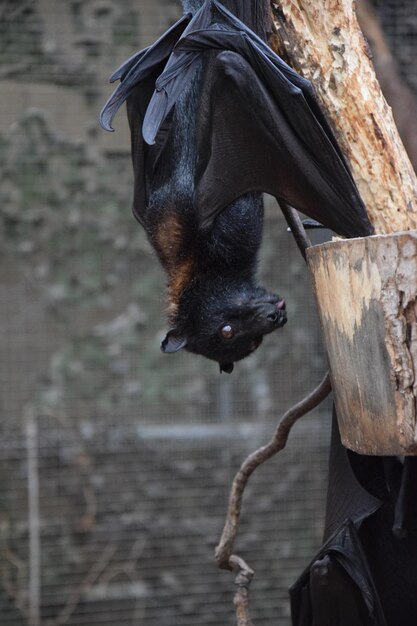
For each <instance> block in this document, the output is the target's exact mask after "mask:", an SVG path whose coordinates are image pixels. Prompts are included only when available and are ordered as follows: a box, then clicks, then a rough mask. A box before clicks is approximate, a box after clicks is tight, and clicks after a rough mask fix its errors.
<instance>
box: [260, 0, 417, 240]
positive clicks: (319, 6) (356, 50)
mask: <svg viewBox="0 0 417 626" xmlns="http://www.w3.org/2000/svg"><path fill="white" fill-rule="evenodd" d="M272 11H273V16H274V24H275V28H276V33H275V36H274V37H273V38H272V39H273V40H272V42H271V43H272V47H273V48H275V49H276V50H277V51H278V52H279V54H281V55H282V56H284V58H286V59H287V60H288V61H289V62H290V64H291V65H292V66H293V67H294V68H295V69H296V70H297V71H298V72H299V73H300V74H301V75H302V76H304V77H305V78H307V79H308V80H310V81H312V83H313V84H314V87H315V90H316V93H317V96H318V99H319V101H320V102H321V104H322V106H323V108H324V110H325V111H327V113H328V117H329V120H330V123H331V124H332V126H333V128H334V129H335V133H336V136H337V138H338V140H339V143H340V145H341V147H342V150H343V152H344V153H345V155H346V157H347V159H348V161H349V163H350V166H351V169H352V173H353V176H354V178H355V181H356V183H357V185H358V188H359V191H360V194H361V196H362V198H363V201H364V202H365V205H366V207H367V210H368V215H369V219H370V221H371V222H372V223H373V225H374V227H375V231H376V232H377V233H388V232H393V231H399V230H410V229H415V228H417V179H416V176H415V173H414V171H413V168H412V166H411V163H410V161H409V159H408V156H407V154H406V152H405V150H404V146H403V144H402V142H401V139H400V137H399V134H398V131H397V128H396V126H395V123H394V120H393V117H392V113H391V109H390V107H389V106H388V104H387V103H386V101H385V99H384V97H383V95H382V92H381V89H380V86H379V83H378V81H377V79H376V76H375V71H374V68H373V65H372V62H371V59H370V54H369V50H368V48H367V44H366V42H365V39H364V37H363V35H362V32H361V30H360V28H359V25H358V22H357V19H356V14H355V6H354V3H353V2H352V0H320V1H319V2H318V1H317V0H279V1H276V2H275V1H273V2H272Z"/></svg>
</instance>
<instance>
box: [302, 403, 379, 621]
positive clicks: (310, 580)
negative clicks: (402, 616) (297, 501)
mask: <svg viewBox="0 0 417 626" xmlns="http://www.w3.org/2000/svg"><path fill="white" fill-rule="evenodd" d="M382 505H383V502H382V500H380V499H379V498H377V497H375V496H374V495H372V494H371V493H369V491H367V490H366V489H365V488H364V487H363V486H362V485H361V484H360V483H359V481H358V479H357V477H356V475H355V473H354V471H353V469H352V466H351V463H350V460H349V454H348V452H347V450H346V449H345V448H344V447H343V445H342V443H341V441H340V433H339V428H338V425H337V418H336V413H335V412H334V411H333V426H332V441H331V446H330V464H329V485H328V494H327V511H326V528H325V532H324V544H323V546H322V547H321V548H320V550H319V552H318V553H317V554H316V556H315V557H314V559H313V560H312V561H311V563H310V564H309V565H308V566H307V567H306V569H305V570H304V572H303V573H302V574H301V576H300V577H299V578H298V580H297V581H296V582H295V583H294V584H293V585H292V587H291V588H290V598H291V616H292V624H293V626H386V620H385V616H384V612H383V609H382V606H381V600H380V597H379V594H378V591H377V589H376V587H375V581H374V578H373V576H372V574H371V571H370V566H369V562H368V558H367V556H366V554H365V551H364V548H363V544H362V540H361V536H360V535H361V527H362V524H363V523H364V522H365V521H366V520H368V519H369V518H371V517H372V516H373V515H374V514H375V513H376V512H377V511H379V510H380V508H381V507H382Z"/></svg>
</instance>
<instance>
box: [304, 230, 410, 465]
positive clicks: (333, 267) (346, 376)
mask: <svg viewBox="0 0 417 626" xmlns="http://www.w3.org/2000/svg"><path fill="white" fill-rule="evenodd" d="M307 260H308V264H309V267H310V270H311V273H312V280H313V286H314V291H315V296H316V301H317V306H318V310H319V315H320V320H321V325H322V329H323V335H324V341H325V345H326V348H327V354H328V358H329V363H330V372H331V380H332V387H333V392H334V397H335V404H336V411H337V415H338V419H339V427H340V433H341V437H342V442H343V444H344V445H345V446H346V447H348V448H350V449H352V450H355V451H356V452H359V453H362V454H371V455H374V454H375V455H376V454H377V455H396V454H406V455H410V454H417V432H416V405H417V380H416V373H417V231H407V232H399V233H393V234H391V235H376V236H372V237H365V238H358V239H349V240H341V241H334V242H329V243H325V244H322V245H318V246H313V247H311V248H308V249H307Z"/></svg>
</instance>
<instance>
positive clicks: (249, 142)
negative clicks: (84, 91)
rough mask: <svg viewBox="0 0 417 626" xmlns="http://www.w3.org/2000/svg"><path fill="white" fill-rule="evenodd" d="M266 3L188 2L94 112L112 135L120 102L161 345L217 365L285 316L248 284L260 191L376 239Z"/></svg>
mask: <svg viewBox="0 0 417 626" xmlns="http://www.w3.org/2000/svg"><path fill="white" fill-rule="evenodd" d="M268 4H269V3H267V2H264V1H263V0H259V1H251V2H242V1H240V0H229V1H228V2H227V1H225V2H223V4H220V3H219V2H217V1H216V0H206V1H205V2H203V3H202V2H201V1H200V2H198V0H197V1H196V2H194V3H193V2H187V1H186V0H185V1H184V7H185V9H186V10H187V9H190V12H189V13H186V14H185V15H184V16H183V17H182V18H181V19H180V20H179V21H178V22H177V23H176V24H174V25H173V26H172V27H171V28H170V29H169V30H168V31H167V32H166V33H165V34H163V35H162V36H161V37H160V38H159V39H158V40H157V41H156V43H155V44H153V45H152V46H150V47H149V48H146V49H144V50H141V51H140V52H138V53H137V54H135V55H134V56H133V57H131V58H130V59H128V60H127V61H126V62H125V63H124V64H123V65H122V66H121V67H120V68H119V69H118V70H116V72H115V73H114V74H113V76H112V78H111V80H112V81H114V80H117V79H120V80H121V83H120V85H119V87H118V88H117V89H116V90H115V92H114V93H113V95H112V96H111V97H110V99H109V100H108V101H107V103H106V105H105V106H104V108H103V110H102V112H101V118H100V119H101V124H102V126H103V127H104V128H105V129H106V130H112V127H111V123H112V120H113V117H114V115H115V113H116V112H117V110H118V109H119V108H120V106H121V105H122V104H123V103H124V102H125V101H127V114H128V119H129V125H130V130H131V137H132V158H133V167H134V175H135V189H134V202H133V211H134V214H135V216H136V218H137V219H138V220H139V222H140V223H141V224H142V226H143V227H144V229H145V231H146V233H147V235H148V238H149V240H150V242H151V244H152V246H153V247H154V249H155V250H156V252H157V255H158V257H159V259H160V261H161V263H162V265H163V267H164V268H165V270H166V272H167V274H168V300H169V308H168V312H169V322H170V325H171V329H170V330H169V332H168V333H167V335H166V337H165V339H164V341H163V342H162V346H161V347H162V350H163V351H164V352H176V351H178V350H180V349H182V348H185V349H187V350H189V351H191V352H194V353H197V354H202V355H203V356H205V357H207V358H210V359H214V360H215V361H217V362H218V363H219V365H220V371H225V372H231V371H232V370H233V363H234V362H235V361H238V360H240V359H243V358H244V357H246V356H248V355H249V354H251V353H252V352H253V351H254V350H256V348H257V347H258V346H259V345H260V343H261V342H262V338H263V336H264V335H265V334H268V333H270V332H272V331H274V330H275V329H277V328H280V327H282V326H283V325H284V324H285V322H286V321H287V316H286V310H285V302H284V300H283V299H282V298H280V297H279V296H278V295H276V294H273V293H269V292H268V291H266V290H265V289H264V288H263V287H259V286H257V285H256V282H255V273H256V262H257V255H258V250H259V247H260V244H261V239H262V222H263V202H262V192H268V193H270V194H272V195H274V196H275V197H276V198H277V199H278V201H279V203H280V204H281V205H288V206H292V207H295V208H297V209H298V210H300V211H302V212H303V213H305V214H307V215H308V216H309V217H311V218H313V219H317V220H319V221H320V222H321V223H322V224H323V225H324V226H326V227H328V228H331V229H332V230H334V231H336V232H337V233H339V234H341V235H344V236H346V237H351V236H360V235H368V234H371V233H372V227H371V225H370V223H369V221H368V219H367V215H366V211H365V208H364V206H363V204H362V201H361V199H360V197H359V195H358V191H357V189H356V186H355V183H354V182H353V179H352V176H351V174H350V171H349V169H348V167H347V165H346V162H345V160H344V157H343V155H342V153H341V151H340V148H339V146H338V145H337V142H336V140H335V138H334V136H333V133H332V131H331V130H330V127H329V125H328V123H327V121H326V119H325V117H324V115H323V113H322V111H321V110H320V107H319V105H318V103H317V101H316V99H315V96H314V93H313V90H312V87H311V85H310V83H309V82H308V81H306V80H304V79H303V78H301V77H300V76H298V74H296V73H295V72H294V71H293V70H292V69H291V68H290V67H289V66H288V65H286V64H285V63H284V62H283V61H282V60H281V59H280V58H279V57H278V56H277V55H276V54H275V53H274V52H273V51H272V50H271V49H270V48H269V47H268V46H267V44H266V43H265V41H264V40H265V39H266V29H267V25H268V19H267V15H268V6H267V5H268ZM198 7H200V8H198ZM229 9H230V11H229ZM238 18H241V20H242V21H241V20H240V19H238Z"/></svg>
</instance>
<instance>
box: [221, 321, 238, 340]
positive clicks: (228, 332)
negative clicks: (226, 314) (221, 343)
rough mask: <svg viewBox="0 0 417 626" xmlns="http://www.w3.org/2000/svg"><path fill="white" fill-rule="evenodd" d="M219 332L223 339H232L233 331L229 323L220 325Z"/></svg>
mask: <svg viewBox="0 0 417 626" xmlns="http://www.w3.org/2000/svg"><path fill="white" fill-rule="evenodd" d="M220 334H221V336H222V337H223V339H232V338H233V337H234V335H235V331H234V330H233V328H232V327H231V326H230V324H225V325H224V326H222V327H221V329H220Z"/></svg>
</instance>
